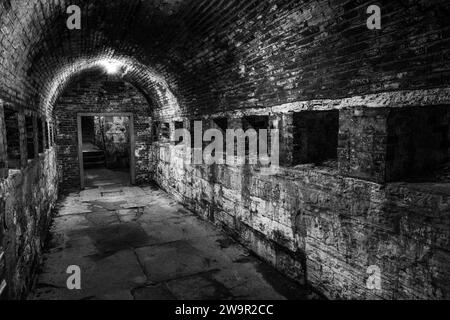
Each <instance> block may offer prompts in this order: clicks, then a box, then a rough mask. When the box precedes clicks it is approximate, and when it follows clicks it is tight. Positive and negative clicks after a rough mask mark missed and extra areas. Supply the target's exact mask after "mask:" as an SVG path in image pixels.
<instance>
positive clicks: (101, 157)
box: [78, 114, 134, 188]
mask: <svg viewBox="0 0 450 320" xmlns="http://www.w3.org/2000/svg"><path fill="white" fill-rule="evenodd" d="M78 125H79V131H80V132H79V133H78V136H79V139H80V138H81V155H80V166H81V168H82V170H80V172H81V186H82V188H84V187H89V188H93V187H101V186H107V185H116V184H120V185H128V184H130V183H131V184H132V183H134V181H133V180H134V154H133V150H134V135H133V124H132V116H130V115H125V114H123V115H121V114H113V115H108V114H98V115H89V114H88V115H79V124H78Z"/></svg>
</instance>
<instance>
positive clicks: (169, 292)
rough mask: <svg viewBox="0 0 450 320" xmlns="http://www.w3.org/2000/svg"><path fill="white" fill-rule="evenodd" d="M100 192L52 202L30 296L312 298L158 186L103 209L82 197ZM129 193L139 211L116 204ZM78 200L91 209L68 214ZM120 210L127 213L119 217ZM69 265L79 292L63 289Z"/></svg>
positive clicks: (134, 190) (136, 191)
mask: <svg viewBox="0 0 450 320" xmlns="http://www.w3.org/2000/svg"><path fill="white" fill-rule="evenodd" d="M102 190H103V188H102V187H100V190H96V189H93V190H88V191H85V192H83V195H81V196H79V195H78V194H72V195H70V196H68V197H67V198H66V199H65V200H64V201H62V202H59V206H60V210H59V214H58V215H57V216H56V217H55V223H54V225H53V227H52V230H51V231H52V239H53V240H52V243H51V245H50V247H49V251H48V252H47V253H46V254H45V255H44V258H45V259H44V263H43V266H42V272H41V273H40V274H39V277H38V281H37V286H36V288H35V290H34V292H33V293H32V295H31V296H30V299H121V300H122V299H153V300H158V299H250V298H251V299H255V298H260V299H286V298H290V299H307V298H312V297H314V296H311V295H310V292H309V290H307V289H306V288H304V287H301V286H299V285H297V284H295V283H291V281H290V280H289V279H288V278H285V277H284V276H282V275H281V274H280V273H278V272H277V271H276V270H275V269H274V268H272V267H270V266H268V265H267V264H264V263H262V262H261V261H259V260H258V259H257V258H256V257H254V256H252V255H251V254H250V252H249V251H248V250H246V249H245V248H244V247H242V246H240V245H238V244H237V243H236V242H234V241H233V240H232V239H231V238H230V237H228V236H226V235H225V234H223V233H222V232H220V231H219V230H218V229H217V228H216V227H214V226H213V225H211V224H209V223H208V222H205V221H202V220H200V219H199V218H198V217H195V216H194V215H193V213H191V212H189V211H187V210H185V209H184V208H183V207H182V206H181V205H179V204H177V203H176V202H175V201H174V200H173V199H171V198H170V197H169V196H168V195H167V194H165V193H164V192H162V191H160V190H157V189H154V188H149V189H142V188H139V187H131V188H129V189H128V191H130V192H128V193H127V192H124V193H123V194H122V195H121V196H119V197H111V198H109V199H106V200H105V201H107V202H108V203H109V204H110V205H111V206H113V207H114V210H109V211H107V210H104V209H99V208H98V207H97V204H98V201H96V200H89V198H88V197H87V194H89V193H92V194H94V196H95V195H96V194H98V193H99V192H100V193H101V192H102ZM133 194H145V195H146V201H147V202H146V203H145V204H144V210H143V211H142V212H138V211H134V212H132V211H130V209H122V204H123V203H126V202H129V201H134V197H135V196H134V195H133ZM91 198H94V197H91ZM81 203H84V204H87V205H88V207H89V210H90V211H89V212H85V213H75V212H74V213H72V214H67V211H68V209H69V207H70V206H72V205H73V204H77V206H79V205H80V204H81ZM61 213H62V214H61ZM93 216H95V217H96V218H95V219H92V217H93ZM124 216H127V217H129V218H130V219H128V218H127V220H126V221H124V220H122V218H123V217H124ZM112 217H115V219H112ZM69 265H77V266H79V267H80V268H81V272H82V274H81V285H82V289H81V290H68V289H67V287H66V281H67V277H68V275H67V273H66V270H67V267H68V266H69Z"/></svg>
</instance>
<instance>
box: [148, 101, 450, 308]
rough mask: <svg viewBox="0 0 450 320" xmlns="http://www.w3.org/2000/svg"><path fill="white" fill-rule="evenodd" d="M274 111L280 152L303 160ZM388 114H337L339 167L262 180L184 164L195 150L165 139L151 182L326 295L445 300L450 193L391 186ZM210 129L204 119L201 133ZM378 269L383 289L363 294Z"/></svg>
mask: <svg viewBox="0 0 450 320" xmlns="http://www.w3.org/2000/svg"><path fill="white" fill-rule="evenodd" d="M447 108H448V106H447ZM274 109H276V108H273V109H270V110H265V112H266V113H267V114H270V119H271V123H275V122H277V123H280V124H281V126H282V127H281V128H280V130H281V134H282V137H281V138H282V139H280V140H281V144H282V145H281V146H280V149H281V150H285V152H288V153H290V154H291V159H292V153H294V154H295V152H298V150H295V149H294V148H293V143H294V142H293V139H292V133H293V132H294V131H295V128H294V126H295V122H294V121H293V118H294V114H293V113H292V112H289V111H287V112H283V113H272V112H271V111H272V110H274ZM285 110H286V109H285ZM414 110H416V109H415V108H407V107H405V109H404V111H403V112H405V113H408V112H412V113H413V114H414V112H417V111H414ZM447 110H448V109H447ZM254 112H255V113H257V114H263V113H264V110H255V111H254ZM391 112H392V113H394V114H395V112H397V109H391V108H384V107H380V108H367V107H361V106H353V107H346V108H342V109H339V110H338V113H339V128H338V129H339V138H338V142H339V145H337V146H335V147H336V148H337V149H338V150H337V151H339V152H337V154H338V158H337V162H338V166H337V167H336V166H315V165H314V164H313V163H310V164H304V165H297V166H295V167H294V166H293V165H294V164H295V163H292V162H291V165H289V164H288V163H286V162H285V164H284V165H283V166H282V167H281V168H280V170H279V171H278V172H277V173H276V174H273V175H266V174H263V173H262V172H261V170H260V168H259V167H258V166H250V165H245V166H241V167H238V166H233V165H211V166H206V165H195V166H194V165H190V164H186V163H185V162H184V159H183V157H184V155H185V152H192V150H186V149H180V146H179V145H178V146H175V143H174V142H173V141H171V139H168V140H166V141H164V140H163V141H161V140H159V141H158V142H154V144H153V148H152V149H153V152H152V156H151V159H152V161H151V163H152V164H154V166H153V167H152V170H153V172H154V173H153V174H154V178H155V180H156V181H157V182H158V184H159V185H160V186H161V187H162V188H163V189H165V190H167V191H168V192H169V193H171V194H174V195H175V197H176V198H177V199H178V200H179V201H181V202H182V203H184V204H185V205H186V206H187V207H188V208H189V209H191V210H193V211H194V212H196V213H197V214H199V215H200V216H202V217H203V218H205V219H207V220H210V221H212V222H214V223H216V224H217V225H219V226H221V227H223V228H225V230H227V231H228V232H229V233H231V234H232V235H234V236H235V238H236V239H238V240H239V241H240V242H242V243H244V244H245V245H246V246H247V247H248V248H250V249H251V250H252V251H253V252H255V253H256V254H257V255H258V256H259V257H261V258H262V259H264V260H266V261H268V262H269V263H271V264H272V265H274V266H275V267H276V268H277V269H278V270H280V271H281V272H283V273H284V274H286V275H288V276H290V277H292V278H293V279H295V280H297V281H299V282H302V283H306V284H308V285H311V286H312V287H313V288H315V289H316V290H318V291H319V292H321V293H322V294H324V295H325V296H326V297H329V298H337V299H350V298H355V299H411V298H413V299H448V298H450V282H449V280H448V279H450V271H449V269H448V263H449V262H450V255H449V253H448V252H449V251H448V249H449V247H450V231H449V230H450V228H449V227H450V216H449V213H450V189H449V187H448V184H447V183H437V182H436V181H430V183H428V184H416V183H406V182H400V183H386V177H387V175H386V172H387V169H386V168H387V166H386V162H387V160H386V158H385V156H386V150H387V142H388V141H387V138H386V137H387V132H390V131H391V130H394V129H395V127H392V126H391V125H393V124H392V123H391V122H390V121H387V118H388V116H389V114H391ZM301 115H302V112H300V115H297V114H296V115H295V117H298V116H300V117H301ZM221 116H223V114H221ZM310 116H311V115H310V114H309V113H306V114H305V117H306V118H308V117H310ZM235 117H236V115H235ZM235 117H233V114H232V113H230V114H229V118H228V126H229V128H230V129H233V128H239V127H241V126H242V122H243V121H242V117H238V118H235ZM213 119H214V118H213ZM161 121H163V122H168V123H171V128H172V130H173V129H174V126H173V125H172V123H173V122H175V121H177V122H179V121H183V122H184V123H185V124H186V125H187V124H189V123H190V122H191V121H190V120H186V119H185V120H183V119H180V118H176V119H172V120H170V119H164V120H161ZM210 121H212V120H211V119H210V118H205V119H204V120H203V122H204V123H206V125H205V127H208V123H210ZM212 125H213V124H212V123H211V126H212ZM314 133H315V134H323V135H325V134H326V132H322V133H320V132H318V131H317V132H314ZM330 134H331V136H333V135H334V133H330ZM417 134H420V132H418V133H417ZM322 138H324V137H322ZM286 159H289V157H286ZM373 268H375V269H373ZM371 270H372V271H371ZM373 270H379V271H380V272H381V273H380V277H381V288H379V289H377V288H375V289H373V288H370V287H368V286H367V281H368V280H369V279H371V278H370V276H371V274H372V272H373Z"/></svg>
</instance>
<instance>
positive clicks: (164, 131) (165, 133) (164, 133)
mask: <svg viewBox="0 0 450 320" xmlns="http://www.w3.org/2000/svg"><path fill="white" fill-rule="evenodd" d="M160 133H161V138H163V139H165V140H167V139H170V124H169V123H167V122H165V123H162V124H161V128H160Z"/></svg>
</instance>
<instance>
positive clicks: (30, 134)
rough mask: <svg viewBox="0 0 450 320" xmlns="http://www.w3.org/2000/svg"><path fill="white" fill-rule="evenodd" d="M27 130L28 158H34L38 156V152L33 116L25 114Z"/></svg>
mask: <svg viewBox="0 0 450 320" xmlns="http://www.w3.org/2000/svg"><path fill="white" fill-rule="evenodd" d="M25 132H26V138H27V155H28V159H29V160H30V159H34V158H35V157H36V154H35V149H34V126H33V117H32V116H25Z"/></svg>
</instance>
